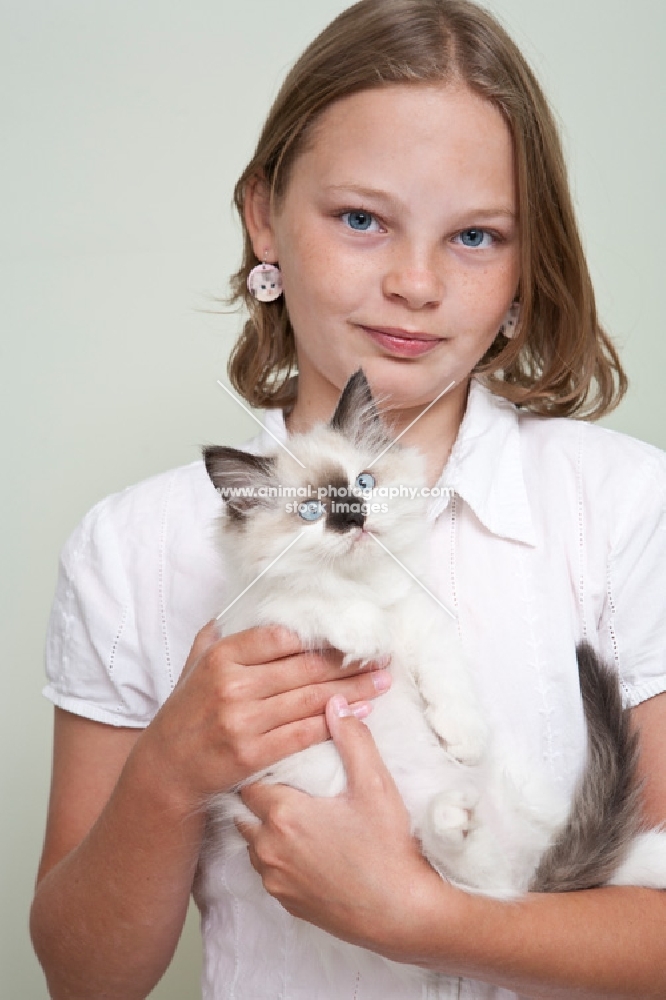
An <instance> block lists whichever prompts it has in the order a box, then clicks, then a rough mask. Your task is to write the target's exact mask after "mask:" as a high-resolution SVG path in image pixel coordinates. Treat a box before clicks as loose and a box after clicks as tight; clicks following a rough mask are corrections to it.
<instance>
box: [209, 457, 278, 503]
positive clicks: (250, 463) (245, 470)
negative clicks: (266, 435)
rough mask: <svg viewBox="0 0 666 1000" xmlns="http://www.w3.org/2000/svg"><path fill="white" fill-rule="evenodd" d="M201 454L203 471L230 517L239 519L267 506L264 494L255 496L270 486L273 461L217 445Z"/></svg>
mask: <svg viewBox="0 0 666 1000" xmlns="http://www.w3.org/2000/svg"><path fill="white" fill-rule="evenodd" d="M202 452H203V459H204V463H205V465H206V471H207V472H208V475H209V476H210V479H211V481H212V483H213V486H214V487H215V489H216V490H217V491H218V492H219V493H220V494H221V496H223V497H224V499H225V500H226V501H227V509H228V511H229V515H230V516H231V517H233V518H234V519H235V520H239V519H242V518H244V517H245V515H246V514H247V513H248V512H249V511H250V510H252V509H253V508H254V507H258V506H259V505H260V504H262V503H265V502H266V499H267V494H266V496H258V495H257V492H258V490H259V489H260V487H262V486H263V487H267V486H268V485H269V484H270V483H271V482H272V479H273V473H274V471H275V459H274V458H265V457H263V456H259V455H250V454H248V453H247V452H246V451H238V449H236V448H225V447H221V446H218V445H210V446H209V447H206V448H203V449H202Z"/></svg>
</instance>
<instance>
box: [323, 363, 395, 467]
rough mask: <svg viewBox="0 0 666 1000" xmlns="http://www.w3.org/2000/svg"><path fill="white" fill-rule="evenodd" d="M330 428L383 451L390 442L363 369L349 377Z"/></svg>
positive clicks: (360, 443)
mask: <svg viewBox="0 0 666 1000" xmlns="http://www.w3.org/2000/svg"><path fill="white" fill-rule="evenodd" d="M329 427H330V428H331V429H332V430H334V431H339V432H340V433H341V434H344V436H345V437H346V438H348V439H349V440H350V441H352V442H353V443H354V444H356V445H358V446H363V445H365V446H366V447H368V448H370V450H375V449H376V450H377V451H380V450H382V449H383V448H385V447H386V446H387V445H389V444H390V443H391V441H392V438H391V437H389V435H388V433H387V431H386V428H385V427H384V424H383V423H382V420H381V417H380V416H379V413H378V411H377V407H376V406H375V402H374V400H373V398H372V392H371V391H370V386H369V384H368V380H367V379H366V377H365V374H364V372H363V369H362V368H359V369H358V371H355V372H354V374H353V375H352V376H351V377H350V378H349V379H348V381H347V384H346V385H345V387H344V389H343V390H342V394H341V396H340V399H339V400H338V405H337V406H336V408H335V413H334V414H333V416H332V417H331V420H330V423H329Z"/></svg>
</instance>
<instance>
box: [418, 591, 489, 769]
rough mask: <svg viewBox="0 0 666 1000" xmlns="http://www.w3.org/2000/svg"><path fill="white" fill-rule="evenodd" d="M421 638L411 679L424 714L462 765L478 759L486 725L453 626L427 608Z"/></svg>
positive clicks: (485, 738) (483, 743)
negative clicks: (423, 707)
mask: <svg viewBox="0 0 666 1000" xmlns="http://www.w3.org/2000/svg"><path fill="white" fill-rule="evenodd" d="M427 610H428V612H429V614H428V615H427V619H426V620H427V624H426V626H425V628H424V629H423V631H422V636H423V641H422V643H421V644H420V648H419V649H418V650H417V654H416V656H415V658H414V663H415V670H414V674H415V681H416V685H417V688H418V690H419V693H420V694H421V697H422V698H423V701H424V702H425V716H426V718H427V720H428V723H429V724H430V726H431V727H432V729H433V731H434V732H435V733H436V734H437V736H438V737H439V738H440V740H441V741H442V742H443V743H444V745H445V746H446V749H447V751H448V752H449V753H450V754H451V755H452V756H453V757H455V759H456V760H459V761H461V762H462V763H463V764H476V763H478V762H479V761H480V760H481V757H482V756H483V752H484V749H485V746H486V742H487V737H488V733H487V727H486V725H485V722H484V720H483V719H482V717H481V714H480V711H479V707H478V703H477V699H476V696H475V693H474V687H473V684H472V679H471V676H470V672H469V666H468V664H467V663H466V662H465V658H464V656H463V651H462V647H461V646H460V642H459V640H458V636H457V634H456V633H455V625H454V624H453V623H452V622H448V621H444V620H443V614H444V613H443V612H440V613H438V614H433V613H432V611H431V609H429V608H428V609H427Z"/></svg>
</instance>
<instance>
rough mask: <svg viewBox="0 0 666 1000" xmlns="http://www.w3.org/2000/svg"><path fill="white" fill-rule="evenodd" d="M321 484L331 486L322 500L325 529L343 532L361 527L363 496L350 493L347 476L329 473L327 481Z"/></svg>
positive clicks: (362, 521) (363, 520)
mask: <svg viewBox="0 0 666 1000" xmlns="http://www.w3.org/2000/svg"><path fill="white" fill-rule="evenodd" d="M322 485H325V486H326V487H327V488H328V487H332V489H331V492H330V493H329V495H328V496H327V497H326V500H325V501H324V504H325V506H326V530H327V531H337V532H340V533H343V532H345V531H350V530H351V529H352V528H362V527H363V525H364V524H365V514H364V513H363V511H362V510H361V504H362V503H363V497H355V496H353V495H352V494H351V490H350V486H349V483H348V481H347V478H346V477H343V476H336V475H329V476H328V479H327V481H326V482H325V483H323V484H322ZM342 491H344V493H343V492H342ZM336 492H337V494H338V495H337V496H336Z"/></svg>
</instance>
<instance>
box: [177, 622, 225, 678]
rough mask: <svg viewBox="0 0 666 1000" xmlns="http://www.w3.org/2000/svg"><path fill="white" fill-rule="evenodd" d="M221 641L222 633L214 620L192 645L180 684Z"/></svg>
mask: <svg viewBox="0 0 666 1000" xmlns="http://www.w3.org/2000/svg"><path fill="white" fill-rule="evenodd" d="M219 641H220V633H219V630H218V627H217V622H216V620H215V619H214V618H213V620H212V621H209V622H207V623H206V624H205V625H204V627H203V628H202V629H200V630H199V631H198V632H197V634H196V636H195V637H194V642H193V643H192V649H191V650H190V655H189V656H188V658H187V663H186V665H185V666H186V668H187V669H185V668H184V669H183V670H182V671H181V673H180V677H179V683H181V684H182V683H183V682H184V680H185V677H186V676H187V674H188V673H189V672H190V671H191V670H192V669H193V667H194V664H195V663H196V662H197V661H198V660H200V659H201V657H202V656H203V655H204V653H205V652H206V650H208V649H210V648H211V646H214V645H215V643H216V642H219Z"/></svg>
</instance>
